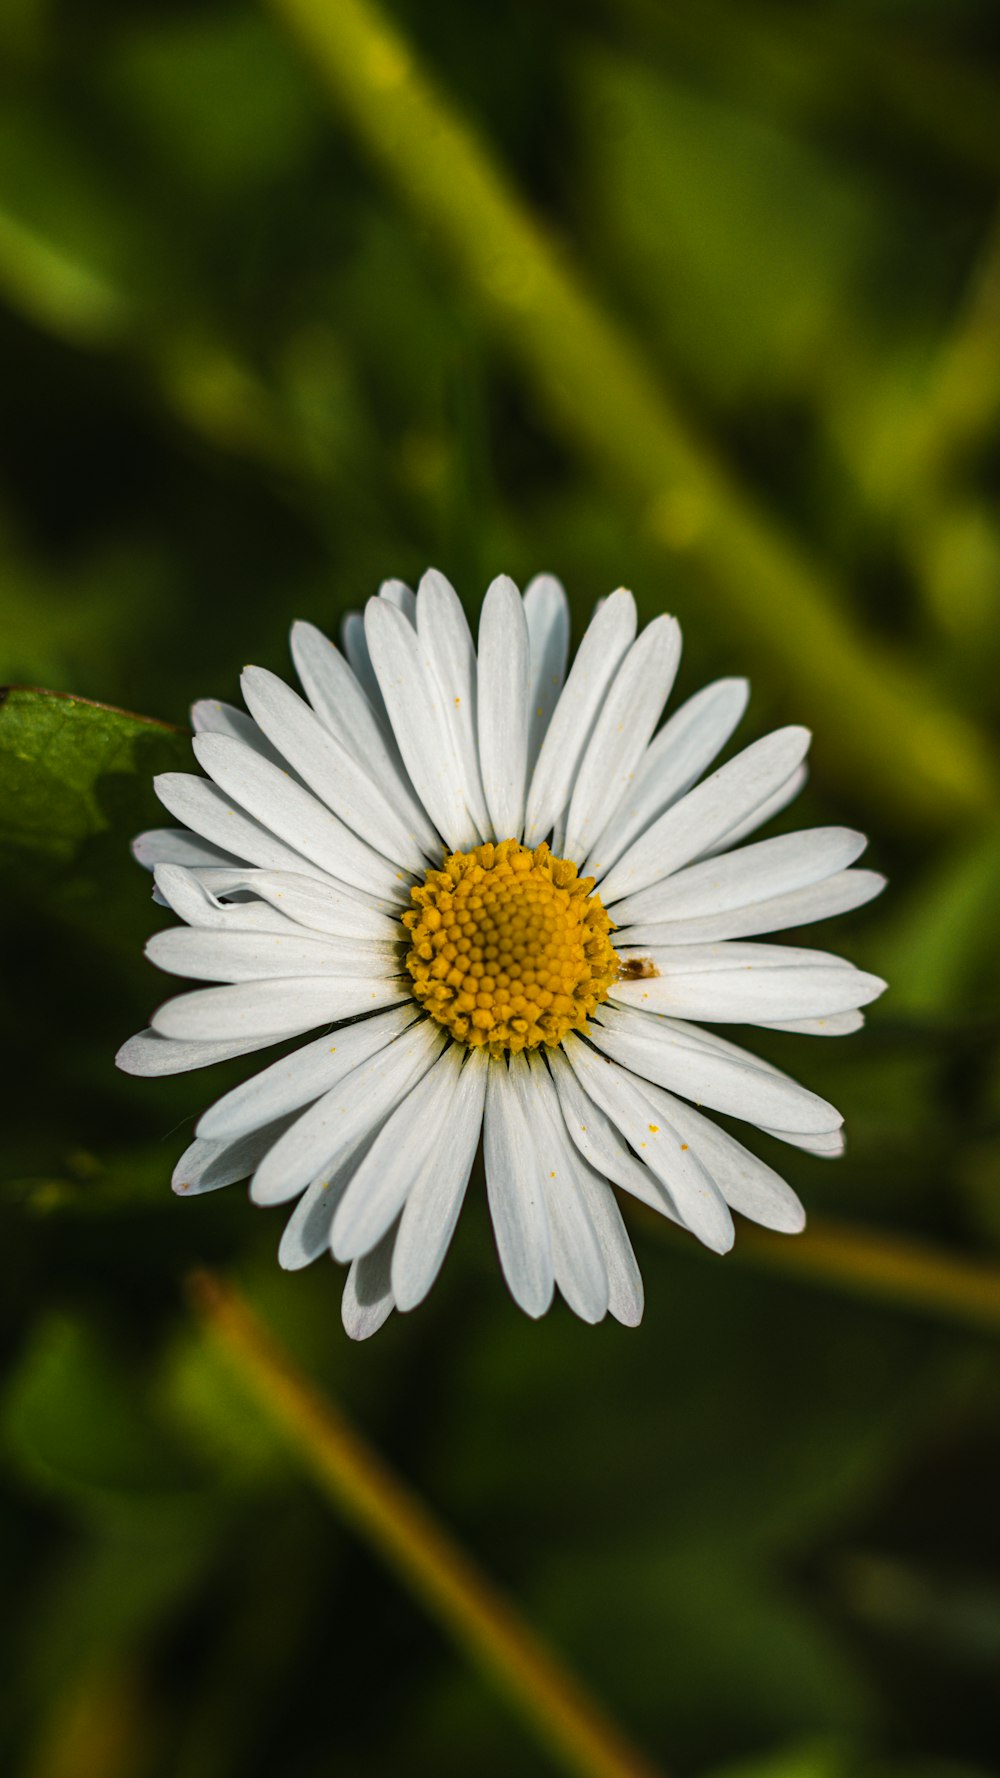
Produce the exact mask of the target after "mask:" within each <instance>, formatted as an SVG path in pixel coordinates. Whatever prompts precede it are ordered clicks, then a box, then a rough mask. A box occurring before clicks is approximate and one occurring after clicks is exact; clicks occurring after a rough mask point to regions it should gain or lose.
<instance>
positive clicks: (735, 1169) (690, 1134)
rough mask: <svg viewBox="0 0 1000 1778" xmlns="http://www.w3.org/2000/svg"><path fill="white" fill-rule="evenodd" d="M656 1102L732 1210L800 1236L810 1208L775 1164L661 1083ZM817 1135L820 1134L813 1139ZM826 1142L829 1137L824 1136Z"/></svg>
mask: <svg viewBox="0 0 1000 1778" xmlns="http://www.w3.org/2000/svg"><path fill="white" fill-rule="evenodd" d="M646 1093H647V1096H648V1098H649V1100H650V1102H651V1104H653V1105H655V1106H656V1107H657V1108H658V1109H659V1110H661V1111H662V1112H663V1115H664V1117H666V1118H667V1119H668V1121H669V1122H670V1123H671V1124H672V1125H673V1127H674V1129H675V1130H676V1131H677V1134H678V1136H679V1137H680V1138H681V1141H682V1142H686V1143H688V1145H689V1147H690V1148H691V1149H693V1151H694V1153H695V1154H696V1155H697V1156H698V1159H699V1160H700V1162H701V1164H702V1166H703V1167H704V1168H705V1171H706V1172H707V1173H710V1174H711V1176H712V1178H713V1179H714V1180H715V1183H716V1185H717V1186H718V1188H719V1190H720V1191H721V1193H722V1195H723V1197H724V1198H725V1200H726V1203H727V1204H728V1205H729V1207H730V1209H731V1210H738V1211H739V1213H740V1215H741V1216H747V1217H749V1218H750V1220H751V1222H759V1223H760V1224H761V1225H762V1226H763V1227H764V1228H767V1229H776V1230H778V1231H779V1233H781V1234H785V1235H797V1234H799V1233H800V1232H801V1230H802V1229H803V1228H804V1227H805V1221H806V1217H805V1211H804V1210H803V1208H802V1205H801V1204H800V1202H799V1200H798V1198H797V1197H796V1195H795V1193H794V1192H793V1190H792V1188H791V1186H790V1185H786V1183H785V1181H784V1180H783V1179H782V1178H781V1177H780V1175H779V1174H777V1173H775V1171H774V1169H773V1167H768V1166H767V1165H766V1164H765V1162H764V1161H761V1160H758V1158H757V1156H756V1155H755V1154H751V1152H750V1150H749V1149H748V1148H744V1147H743V1144H742V1143H741V1142H737V1140H736V1138H735V1136H730V1135H729V1133H728V1132H727V1131H726V1130H720V1128H719V1126H718V1124H714V1123H712V1121H711V1119H710V1118H707V1117H702V1115H701V1113H700V1112H699V1111H695V1110H694V1108H693V1107H692V1106H690V1105H686V1104H685V1103H684V1101H683V1099H678V1098H676V1097H675V1096H674V1094H673V1093H667V1092H665V1091H664V1090H663V1088H662V1087H657V1086H652V1085H650V1086H648V1087H647V1088H646ZM811 1140H816V1138H811ZM821 1140H823V1141H826V1140H827V1138H826V1137H824V1138H821Z"/></svg>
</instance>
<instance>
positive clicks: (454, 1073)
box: [330, 1043, 462, 1260]
mask: <svg viewBox="0 0 1000 1778" xmlns="http://www.w3.org/2000/svg"><path fill="white" fill-rule="evenodd" d="M461 1069H462V1054H461V1050H460V1048H459V1046H458V1045H457V1044H454V1043H453V1044H449V1045H448V1047H447V1048H446V1049H445V1050H444V1051H443V1053H442V1054H441V1055H440V1056H439V1057H438V1059H437V1061H436V1062H435V1063H434V1064H433V1066H432V1067H431V1068H429V1069H428V1070H427V1073H426V1074H425V1075H424V1076H423V1079H422V1080H419V1081H418V1082H417V1084H416V1086H415V1087H413V1088H412V1090H411V1091H410V1092H409V1093H407V1095H406V1098H405V1099H403V1100H401V1101H400V1103H399V1104H398V1105H397V1106H396V1109H395V1111H394V1112H393V1113H392V1116H391V1117H389V1118H388V1119H387V1120H386V1122H385V1123H384V1124H383V1125H382V1128H381V1129H380V1131H379V1133H378V1135H377V1136H376V1138H375V1141H374V1142H373V1143H372V1146H371V1148H370V1149H369V1151H368V1153H367V1154H366V1156H365V1158H364V1160H363V1161H362V1162H361V1164H360V1165H359V1167H358V1169H357V1172H356V1173H355V1175H354V1178H353V1179H352V1180H351V1183H350V1185H349V1186H348V1188H347V1191H346V1192H345V1193H344V1197H343V1200H342V1202H341V1204H340V1207H339V1209H338V1211H337V1214H336V1216H335V1217H334V1219H333V1229H332V1232H331V1236H330V1246H331V1249H332V1252H333V1256H334V1259H340V1260H349V1259H358V1258H359V1257H360V1255H361V1254H362V1253H368V1252H370V1251H371V1249H372V1248H373V1247H374V1246H375V1244H376V1242H377V1241H380V1240H381V1238H382V1236H383V1235H384V1234H385V1231H386V1229H387V1228H389V1226H390V1224H392V1223H394V1222H395V1220H396V1218H397V1217H398V1216H399V1214H400V1211H401V1210H402V1208H403V1205H404V1204H405V1202H406V1199H407V1197H408V1195H409V1193H410V1191H411V1190H412V1188H413V1186H414V1184H415V1183H416V1180H417V1178H418V1176H419V1174H420V1172H421V1170H422V1169H423V1168H424V1167H425V1166H426V1165H427V1162H428V1160H429V1159H430V1157H431V1155H432V1154H433V1152H434V1150H435V1148H436V1146H437V1143H438V1141H439V1139H440V1135H441V1131H442V1129H446V1128H447V1127H448V1124H449V1123H450V1120H451V1108H452V1105H453V1103H454V1099H455V1095H456V1093H457V1091H458V1084H459V1077H460V1074H461Z"/></svg>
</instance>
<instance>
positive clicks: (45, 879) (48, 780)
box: [0, 686, 187, 936]
mask: <svg viewBox="0 0 1000 1778" xmlns="http://www.w3.org/2000/svg"><path fill="white" fill-rule="evenodd" d="M186 762H187V747H186V743H185V738H184V736H183V733H182V731H181V730H180V729H176V728H174V727H172V726H171V725H170V724H168V723H162V722H154V721H152V720H151V719H150V718H148V717H144V716H133V715H131V714H130V713H129V712H128V711H125V710H113V709H111V708H110V707H109V706H107V705H105V704H93V703H90V702H89V700H88V699H86V698H72V697H65V696H63V695H62V694H60V693H57V692H48V691H36V690H32V689H29V688H24V687H19V686H15V687H12V688H9V689H7V690H3V691H0V809H2V810H3V821H2V824H0V883H3V884H4V885H5V886H7V887H8V888H9V889H11V890H12V891H13V892H14V893H15V894H17V895H19V896H20V897H22V898H24V899H26V900H31V901H32V902H34V901H37V899H38V898H42V899H43V900H44V901H46V902H48V903H49V905H50V907H51V908H52V910H53V911H54V912H58V913H59V914H60V915H62V916H64V917H66V918H69V919H73V920H77V921H82V922H83V923H85V924H90V925H94V926H96V927H97V928H98V929H100V930H103V931H105V932H110V933H117V932H118V930H119V928H118V925H117V921H118V919H119V917H121V918H125V919H126V920H127V919H128V915H129V913H130V912H131V914H132V917H133V918H132V920H131V921H130V922H129V926H131V925H132V924H134V918H135V916H137V915H138V914H139V912H140V911H141V912H142V913H143V914H145V912H146V906H145V902H144V898H143V896H142V894H141V892H140V893H139V894H138V895H137V894H136V893H135V881H134V878H133V877H132V876H131V873H130V872H129V870H128V869H127V868H123V865H124V866H126V867H127V862H128V854H127V847H128V842H129V839H130V838H131V837H132V835H133V834H135V833H137V832H138V831H139V830H140V829H141V828H142V827H143V826H144V825H145V826H149V825H152V824H154V823H155V822H156V820H157V814H156V803H155V799H154V797H153V792H152V782H151V781H152V778H153V775H154V773H156V772H161V771H165V770H168V769H170V768H176V767H178V766H183V765H184V764H185V763H186ZM129 936H131V933H129Z"/></svg>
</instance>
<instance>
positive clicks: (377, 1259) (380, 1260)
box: [340, 1229, 396, 1340]
mask: <svg viewBox="0 0 1000 1778" xmlns="http://www.w3.org/2000/svg"><path fill="white" fill-rule="evenodd" d="M395 1238H396V1231H395V1229H390V1230H389V1232H388V1234H386V1235H384V1236H383V1237H382V1240H381V1241H380V1242H379V1244H378V1246H377V1247H375V1248H373V1249H372V1251H371V1253H365V1254H363V1255H362V1257H361V1258H360V1259H356V1260H354V1262H353V1263H352V1265H351V1269H350V1271H349V1272H348V1274H347V1282H346V1284H345V1285H344V1294H343V1297H342V1298H341V1305H340V1314H341V1319H342V1321H343V1323H344V1332H345V1333H346V1334H347V1335H348V1336H349V1338H350V1339H352V1340H370V1339H371V1337H372V1334H375V1333H378V1330H379V1328H380V1327H383V1326H384V1325H385V1323H386V1322H387V1321H388V1319H389V1316H390V1315H391V1314H392V1311H393V1309H394V1308H395V1306H396V1303H395V1298H394V1297H393V1294H392V1275H391V1274H392V1249H393V1242H394V1241H395Z"/></svg>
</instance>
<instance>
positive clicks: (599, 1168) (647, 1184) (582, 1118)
mask: <svg viewBox="0 0 1000 1778" xmlns="http://www.w3.org/2000/svg"><path fill="white" fill-rule="evenodd" d="M548 1064H549V1069H550V1071H551V1074H552V1078H553V1080H554V1081H555V1086H556V1092H557V1093H558V1095H559V1105H560V1108H561V1110H562V1114H563V1121H564V1123H565V1125H566V1129H567V1130H568V1132H569V1135H570V1139H571V1141H572V1142H573V1144H574V1146H575V1147H576V1148H578V1149H579V1151H580V1153H581V1154H582V1155H583V1157H584V1159H585V1160H586V1161H588V1162H589V1163H590V1166H591V1167H592V1168H593V1170H594V1171H595V1172H596V1173H599V1174H600V1175H601V1176H602V1177H603V1178H605V1179H610V1180H612V1181H613V1182H614V1184H615V1185H620V1186H621V1187H622V1189H623V1190H624V1191H627V1192H630V1193H631V1195H632V1197H634V1198H638V1199H639V1202H640V1203H641V1204H647V1205H648V1206H649V1208H650V1209H651V1210H655V1211H656V1212H657V1213H658V1215H660V1216H665V1217H667V1219H668V1220H669V1221H670V1222H677V1223H679V1222H680V1220H681V1218H680V1216H679V1214H678V1212H677V1208H676V1206H675V1204H674V1201H673V1199H672V1198H671V1196H670V1193H669V1191H668V1190H667V1188H666V1186H665V1185H664V1184H663V1183H662V1181H660V1180H659V1179H657V1177H656V1174H655V1173H651V1172H650V1170H649V1168H648V1167H647V1166H646V1165H645V1164H644V1163H643V1162H642V1161H640V1160H639V1159H638V1158H637V1156H636V1155H634V1154H633V1153H632V1150H631V1149H630V1148H629V1146H628V1143H627V1142H626V1141H625V1138H624V1137H623V1136H622V1134H621V1132H620V1131H619V1130H618V1129H617V1128H616V1126H615V1125H614V1124H613V1123H612V1122H611V1119H610V1118H609V1117H607V1116H606V1114H605V1113H604V1112H603V1111H602V1110H601V1108H600V1106H599V1105H597V1104H595V1102H594V1100H593V1099H592V1098H591V1097H590V1095H589V1094H588V1093H586V1092H584V1089H583V1086H582V1084H581V1082H580V1080H579V1078H578V1076H577V1075H576V1074H574V1072H573V1070H572V1068H571V1067H570V1065H569V1063H568V1062H567V1060H566V1057H565V1056H564V1055H563V1053H562V1050H560V1049H553V1050H552V1051H551V1053H550V1054H549V1057H548Z"/></svg>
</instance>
